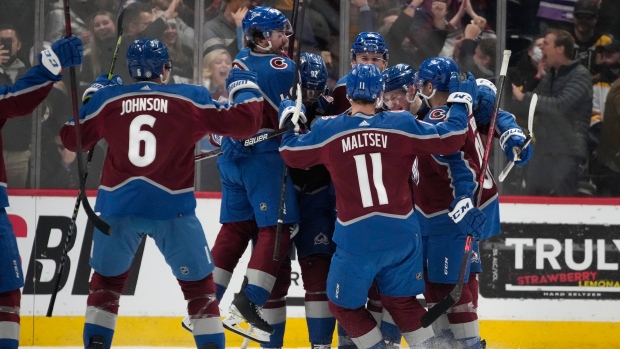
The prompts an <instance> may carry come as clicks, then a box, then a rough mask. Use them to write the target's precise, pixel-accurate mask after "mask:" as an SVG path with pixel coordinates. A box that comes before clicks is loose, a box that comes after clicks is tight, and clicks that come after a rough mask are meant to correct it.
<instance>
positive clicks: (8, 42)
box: [0, 38, 13, 57]
mask: <svg viewBox="0 0 620 349" xmlns="http://www.w3.org/2000/svg"><path fill="white" fill-rule="evenodd" d="M0 45H2V49H3V50H7V51H9V53H7V55H8V56H9V57H10V56H11V54H12V52H11V48H12V47H13V39H12V38H2V39H0Z"/></svg>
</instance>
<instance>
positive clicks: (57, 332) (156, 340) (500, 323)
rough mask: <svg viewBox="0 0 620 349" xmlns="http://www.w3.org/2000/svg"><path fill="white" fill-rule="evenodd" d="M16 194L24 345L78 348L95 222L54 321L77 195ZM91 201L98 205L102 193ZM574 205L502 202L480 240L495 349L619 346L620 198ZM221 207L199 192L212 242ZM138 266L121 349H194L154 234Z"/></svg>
mask: <svg viewBox="0 0 620 349" xmlns="http://www.w3.org/2000/svg"><path fill="white" fill-rule="evenodd" d="M10 194H11V196H10V198H9V200H10V202H11V207H9V208H8V209H7V212H8V213H9V215H10V218H11V221H12V222H13V224H14V226H15V233H16V235H17V237H18V239H17V240H18V246H19V250H20V253H21V256H22V261H23V269H24V274H25V276H26V279H27V280H28V282H27V285H26V286H25V287H24V290H23V293H24V294H23V298H22V309H21V314H22V333H21V337H22V345H36V346H79V345H80V344H81V331H82V325H83V321H84V317H83V315H84V311H85V307H86V297H87V294H88V280H89V276H90V268H89V267H88V256H89V253H90V238H91V236H92V231H93V228H92V226H91V225H90V224H89V225H87V220H86V215H85V214H84V212H83V211H81V212H80V214H79V216H78V220H77V227H78V229H77V236H76V237H75V240H74V243H73V244H72V246H71V249H70V251H69V253H68V257H69V263H68V264H66V265H65V270H66V271H67V270H68V273H67V274H65V275H64V277H63V279H62V282H61V285H62V289H61V291H60V292H59V293H58V298H57V300H56V305H55V308H54V316H53V317H51V318H46V317H45V314H46V312H47V308H48V303H49V300H50V293H51V290H52V289H53V284H54V281H55V279H54V276H55V268H56V265H57V264H56V263H57V261H59V260H60V255H61V252H62V249H63V247H64V241H65V238H66V234H67V227H68V222H69V220H70V216H71V213H72V212H73V206H74V204H75V196H74V195H75V192H58V191H49V192H46V191H36V192H35V191H10ZM89 200H90V202H91V204H94V201H95V200H94V197H90V199H89ZM576 202H577V199H560V200H558V199H545V198H514V197H513V198H502V203H501V215H502V223H503V224H502V230H503V233H502V234H501V235H500V236H499V237H497V238H494V239H492V240H490V241H488V242H486V243H485V244H484V245H483V246H482V247H481V255H482V260H483V263H484V268H485V271H484V273H483V276H482V277H481V280H480V285H481V291H480V292H481V297H480V307H479V309H478V315H479V317H480V319H481V320H480V323H481V325H480V326H481V332H482V336H483V338H485V339H487V342H488V343H489V344H490V345H489V348H490V349H493V348H552V349H553V348H566V347H574V348H577V347H579V348H612V347H617V346H618V343H620V326H619V325H618V323H620V312H618V311H617V309H619V306H620V273H619V272H618V269H619V265H620V200H613V199H612V200H604V199H588V200H585V199H582V198H580V199H579V201H578V202H579V204H577V203H576ZM219 205H220V199H219V194H211V193H200V194H199V199H198V208H197V215H198V217H199V218H200V220H201V223H202V224H203V227H204V230H205V233H206V235H207V240H208V241H209V243H210V244H212V243H213V241H214V240H215V236H216V234H217V232H218V231H219V223H218V217H219ZM35 246H36V249H35ZM248 260H249V250H248V251H246V254H245V255H244V256H243V258H242V260H241V262H240V263H239V266H238V268H237V270H238V272H236V273H235V275H234V276H233V279H232V281H231V286H230V291H229V292H227V293H226V295H225V297H224V299H223V301H222V304H221V306H220V308H221V309H223V310H225V309H227V308H228V305H229V304H230V301H231V300H232V296H233V292H232V291H237V290H238V289H239V287H240V285H241V281H242V277H243V271H244V270H245V267H246V266H247V262H248ZM132 268H133V269H132V274H131V276H130V278H129V282H128V290H127V292H126V294H125V295H124V296H123V297H122V298H121V306H120V311H119V315H120V316H119V320H118V325H117V331H116V334H115V339H114V344H115V346H122V345H125V346H129V345H154V346H181V347H183V346H185V347H191V346H192V345H193V341H192V337H191V336H190V335H189V334H188V333H187V332H186V331H185V330H183V329H182V328H181V327H180V325H179V324H180V321H181V319H182V318H183V316H184V314H185V309H186V303H185V301H184V300H183V296H182V293H181V291H180V289H179V287H178V284H177V282H176V279H175V278H174V277H173V276H172V273H171V272H170V269H169V267H168V266H167V265H166V264H165V262H164V259H163V257H162V256H161V255H160V254H159V251H158V250H157V248H156V246H155V244H154V243H153V242H152V240H150V239H147V240H146V243H145V245H144V246H143V249H140V251H139V253H138V255H137V257H136V260H135V261H134V265H133V267H132ZM292 278H293V283H292V285H291V289H290V291H289V307H288V309H287V311H288V318H289V319H288V321H287V331H286V337H285V346H286V347H287V348H294V347H308V346H309V344H308V340H307V330H306V327H305V320H304V319H303V316H304V308H303V295H304V293H303V285H302V282H301V278H300V277H299V266H298V264H297V263H296V262H295V261H294V262H293V274H292ZM335 342H336V341H335V340H334V343H335ZM227 343H228V345H229V346H239V345H240V344H241V339H240V337H238V336H236V335H233V334H230V333H227ZM334 347H335V345H334Z"/></svg>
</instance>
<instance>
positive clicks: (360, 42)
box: [351, 32, 389, 61]
mask: <svg viewBox="0 0 620 349" xmlns="http://www.w3.org/2000/svg"><path fill="white" fill-rule="evenodd" d="M363 52H376V53H381V54H383V59H384V60H386V61H387V60H388V57H389V56H388V49H387V45H386V43H385V40H384V39H383V36H381V34H379V33H376V32H361V33H359V34H358V35H357V37H356V38H355V40H354V41H353V44H352V45H351V60H352V61H354V60H355V58H356V54H358V53H363Z"/></svg>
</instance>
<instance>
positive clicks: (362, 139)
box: [342, 133, 388, 153]
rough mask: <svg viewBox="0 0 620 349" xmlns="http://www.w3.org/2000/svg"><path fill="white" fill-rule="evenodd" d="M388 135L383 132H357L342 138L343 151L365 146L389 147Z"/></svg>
mask: <svg viewBox="0 0 620 349" xmlns="http://www.w3.org/2000/svg"><path fill="white" fill-rule="evenodd" d="M387 139H388V136H387V135H385V134H381V133H356V134H353V135H351V136H348V137H346V138H344V139H343V140H342V152H343V153H345V152H347V151H349V150H354V149H357V148H363V147H379V148H387Z"/></svg>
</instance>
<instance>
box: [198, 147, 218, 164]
mask: <svg viewBox="0 0 620 349" xmlns="http://www.w3.org/2000/svg"><path fill="white" fill-rule="evenodd" d="M220 154H222V149H215V150H210V151H203V152H202V153H200V154H198V155H194V161H202V160H205V159H210V158H212V157H216V156H218V155H220Z"/></svg>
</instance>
